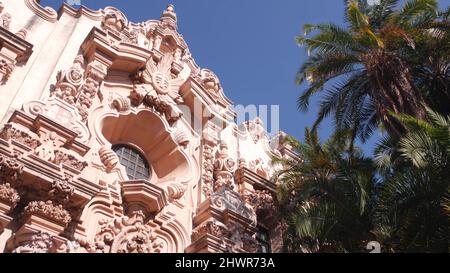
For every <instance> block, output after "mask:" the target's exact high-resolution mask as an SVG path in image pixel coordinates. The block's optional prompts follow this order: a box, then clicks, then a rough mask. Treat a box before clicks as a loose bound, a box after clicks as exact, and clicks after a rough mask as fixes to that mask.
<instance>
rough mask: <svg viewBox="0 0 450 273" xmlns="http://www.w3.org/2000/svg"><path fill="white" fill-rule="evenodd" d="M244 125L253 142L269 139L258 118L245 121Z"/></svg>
mask: <svg viewBox="0 0 450 273" xmlns="http://www.w3.org/2000/svg"><path fill="white" fill-rule="evenodd" d="M244 125H245V127H246V128H247V131H248V132H249V134H250V136H251V137H252V139H253V141H254V142H255V143H257V142H258V141H260V140H263V139H264V140H268V139H269V138H268V136H267V133H266V129H264V126H263V122H262V121H261V119H260V118H256V119H255V120H250V121H247V122H246V123H245V124H244Z"/></svg>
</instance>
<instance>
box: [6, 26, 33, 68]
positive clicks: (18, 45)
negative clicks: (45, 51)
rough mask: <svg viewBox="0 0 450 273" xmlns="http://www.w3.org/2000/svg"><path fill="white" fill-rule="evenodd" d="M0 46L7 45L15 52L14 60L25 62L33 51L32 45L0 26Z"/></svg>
mask: <svg viewBox="0 0 450 273" xmlns="http://www.w3.org/2000/svg"><path fill="white" fill-rule="evenodd" d="M0 47H1V48H3V47H7V48H8V49H9V50H11V51H14V52H15V53H16V54H17V57H16V61H18V62H26V61H27V60H28V58H29V57H30V56H31V54H32V53H33V50H32V49H33V45H32V44H30V43H29V42H27V41H25V40H24V39H22V38H20V37H19V36H17V35H16V34H13V33H12V32H10V31H9V30H6V29H4V28H3V27H0Z"/></svg>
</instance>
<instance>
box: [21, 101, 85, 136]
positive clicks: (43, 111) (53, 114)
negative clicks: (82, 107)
mask: <svg viewBox="0 0 450 273" xmlns="http://www.w3.org/2000/svg"><path fill="white" fill-rule="evenodd" d="M23 111H24V112H25V113H26V114H28V115H30V116H32V117H35V118H36V117H38V116H45V117H46V118H48V119H50V120H51V121H52V122H56V123H58V124H60V125H61V126H63V127H64V128H65V129H66V130H70V131H72V132H73V133H74V135H75V140H77V141H79V142H81V143H87V142H88V140H89V138H90V133H89V129H88V128H87V126H86V125H85V124H84V123H83V121H82V117H81V116H80V115H79V114H78V112H77V109H76V108H75V107H74V106H73V105H70V104H68V103H67V102H65V101H63V100H61V99H59V98H56V97H50V98H45V99H43V100H37V101H31V102H28V103H26V104H24V105H23Z"/></svg>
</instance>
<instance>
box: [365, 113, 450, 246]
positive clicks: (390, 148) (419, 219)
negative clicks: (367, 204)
mask: <svg viewBox="0 0 450 273" xmlns="http://www.w3.org/2000/svg"><path fill="white" fill-rule="evenodd" d="M426 109H427V117H428V121H424V120H420V119H416V118H414V117H412V116H407V115H396V117H397V119H398V120H400V121H401V122H402V124H403V125H404V126H405V127H406V128H407V129H408V134H407V135H405V136H404V137H403V138H402V139H401V141H400V142H398V145H397V146H395V144H394V145H392V144H391V145H388V144H386V143H389V141H385V143H384V144H383V145H382V146H381V147H380V148H379V149H378V154H377V158H376V160H377V163H378V165H379V166H380V168H381V169H382V170H385V172H384V175H385V182H384V183H383V184H382V186H381V190H380V192H379V194H378V200H377V207H376V209H375V213H374V219H375V222H376V223H377V235H378V238H379V240H380V241H382V244H383V245H384V246H386V248H387V250H390V251H403V252H405V251H406V252H408V251H409V252H410V251H412V252H418V251H420V252H423V251H429V252H447V251H448V250H449V241H450V228H449V227H450V217H449V207H450V198H449V197H450V179H449V177H450V117H448V118H445V117H443V116H442V115H440V114H438V113H437V112H435V111H432V110H431V109H429V108H426Z"/></svg>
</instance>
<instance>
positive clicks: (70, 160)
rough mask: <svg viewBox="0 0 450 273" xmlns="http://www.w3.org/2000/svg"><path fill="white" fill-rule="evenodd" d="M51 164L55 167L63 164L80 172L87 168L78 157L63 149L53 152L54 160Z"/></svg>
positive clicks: (86, 164) (84, 162) (85, 163)
mask: <svg viewBox="0 0 450 273" xmlns="http://www.w3.org/2000/svg"><path fill="white" fill-rule="evenodd" d="M52 162H53V163H55V164H57V165H60V164H65V165H67V166H69V167H71V168H73V169H75V170H78V171H80V172H81V171H83V170H84V168H86V167H87V166H88V163H87V162H86V161H84V160H83V159H82V157H81V156H80V155H78V154H77V153H75V152H73V151H70V150H67V149H65V148H60V149H58V150H57V151H55V158H54V160H52Z"/></svg>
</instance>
